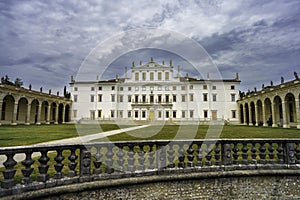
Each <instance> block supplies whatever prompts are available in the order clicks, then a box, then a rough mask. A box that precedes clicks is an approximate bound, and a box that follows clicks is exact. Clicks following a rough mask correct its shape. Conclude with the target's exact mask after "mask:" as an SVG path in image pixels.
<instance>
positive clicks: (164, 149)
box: [0, 139, 300, 196]
mask: <svg viewBox="0 0 300 200" xmlns="http://www.w3.org/2000/svg"><path fill="white" fill-rule="evenodd" d="M33 153H39V154H40V156H38V157H36V158H34V155H33ZM17 154H24V155H25V158H24V160H20V163H21V164H20V165H19V164H18V165H17V161H16V160H15V159H14V156H15V155H17ZM0 155H1V156H5V157H6V158H5V159H4V161H3V163H1V164H2V165H3V167H2V170H1V171H2V174H3V176H2V178H1V177H0V178H1V179H0V180H1V188H0V196H5V195H8V194H12V192H11V191H12V190H13V189H15V188H21V189H19V190H14V191H20V192H24V191H30V190H34V188H35V187H33V185H38V187H36V188H43V187H49V186H50V185H51V187H53V186H55V184H56V185H59V184H60V185H61V184H64V183H63V182H64V180H68V179H72V180H73V182H74V180H75V182H76V180H77V182H80V181H81V182H82V181H91V180H101V177H103V178H105V179H107V178H114V177H119V178H121V177H123V174H127V175H128V176H135V174H141V173H147V172H151V173H152V174H153V172H157V173H158V172H159V173H163V172H165V171H168V170H169V171H172V170H179V171H181V170H188V169H196V171H198V172H201V170H203V172H205V171H207V170H210V171H211V170H212V169H214V170H225V168H226V170H228V169H232V170H236V169H241V170H246V169H253V166H255V169H299V164H300V140H297V139H286V140H285V139H268V140H263V139H253V140H251V139H245V140H229V139H227V140H226V139H224V140H183V141H134V142H116V143H88V144H85V145H83V144H80V145H56V146H53V145H52V146H24V147H2V148H0ZM2 160H3V159H2ZM35 162H36V164H35V165H34V163H35ZM297 164H298V165H297ZM214 166H217V167H214ZM293 166H294V167H293ZM212 167H214V168H212ZM210 168H211V169H210ZM50 169H51V170H50ZM53 170H54V172H53ZM33 172H35V173H33ZM16 174H17V175H16ZM58 180H59V182H58ZM55 181H56V182H55ZM48 182H51V184H47V183H48ZM66 184H67V182H66Z"/></svg>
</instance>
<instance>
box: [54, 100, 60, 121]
mask: <svg viewBox="0 0 300 200" xmlns="http://www.w3.org/2000/svg"><path fill="white" fill-rule="evenodd" d="M58 107H59V105H58V104H56V108H55V121H54V124H58Z"/></svg>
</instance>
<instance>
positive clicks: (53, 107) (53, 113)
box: [50, 102, 58, 123]
mask: <svg viewBox="0 0 300 200" xmlns="http://www.w3.org/2000/svg"><path fill="white" fill-rule="evenodd" d="M57 106H58V105H57V103H56V102H52V103H51V108H50V123H52V122H53V123H55V122H57V115H56V112H57Z"/></svg>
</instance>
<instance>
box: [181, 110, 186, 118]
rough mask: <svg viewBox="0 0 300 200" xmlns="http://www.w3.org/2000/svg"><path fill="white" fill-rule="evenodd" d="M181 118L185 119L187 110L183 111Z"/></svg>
mask: <svg viewBox="0 0 300 200" xmlns="http://www.w3.org/2000/svg"><path fill="white" fill-rule="evenodd" d="M181 117H182V118H185V110H183V111H182V112H181Z"/></svg>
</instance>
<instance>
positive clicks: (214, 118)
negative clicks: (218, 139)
mask: <svg viewBox="0 0 300 200" xmlns="http://www.w3.org/2000/svg"><path fill="white" fill-rule="evenodd" d="M211 117H212V120H217V111H211Z"/></svg>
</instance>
